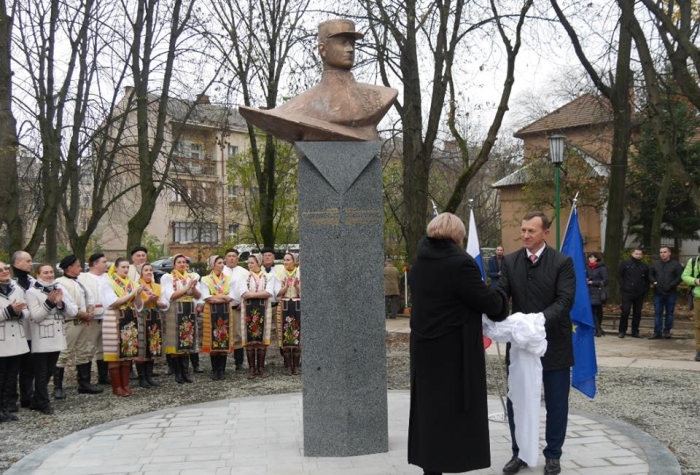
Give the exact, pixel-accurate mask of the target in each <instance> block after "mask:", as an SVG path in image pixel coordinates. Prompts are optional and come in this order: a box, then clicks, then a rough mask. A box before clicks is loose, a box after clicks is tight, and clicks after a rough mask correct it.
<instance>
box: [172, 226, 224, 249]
mask: <svg viewBox="0 0 700 475" xmlns="http://www.w3.org/2000/svg"><path fill="white" fill-rule="evenodd" d="M193 242H195V243H208V244H215V243H218V242H219V227H218V225H217V224H216V223H191V222H187V221H176V222H174V223H173V243H177V244H189V243H193Z"/></svg>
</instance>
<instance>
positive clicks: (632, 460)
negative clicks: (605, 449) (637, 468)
mask: <svg viewBox="0 0 700 475" xmlns="http://www.w3.org/2000/svg"><path fill="white" fill-rule="evenodd" d="M608 460H610V462H612V463H613V464H615V465H640V464H646V460H643V459H641V458H639V457H610V458H608Z"/></svg>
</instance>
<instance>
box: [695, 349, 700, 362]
mask: <svg viewBox="0 0 700 475" xmlns="http://www.w3.org/2000/svg"><path fill="white" fill-rule="evenodd" d="M695 361H700V351H698V352H697V353H696V354H695Z"/></svg>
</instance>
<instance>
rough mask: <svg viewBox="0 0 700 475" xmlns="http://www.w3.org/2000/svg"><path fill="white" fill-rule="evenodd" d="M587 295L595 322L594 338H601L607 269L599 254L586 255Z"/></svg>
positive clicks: (603, 333)
mask: <svg viewBox="0 0 700 475" xmlns="http://www.w3.org/2000/svg"><path fill="white" fill-rule="evenodd" d="M586 277H587V279H588V294H589V295H590V298H591V309H592V310H593V319H594V320H595V336H603V335H605V332H604V331H603V305H604V304H605V300H606V299H607V294H608V293H607V290H606V288H607V286H608V269H607V268H606V267H605V264H603V256H602V255H601V254H600V253H599V252H591V253H590V254H589V255H588V268H587V269H586Z"/></svg>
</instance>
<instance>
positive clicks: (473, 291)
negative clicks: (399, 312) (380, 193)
mask: <svg viewBox="0 0 700 475" xmlns="http://www.w3.org/2000/svg"><path fill="white" fill-rule="evenodd" d="M465 235H466V230H465V228H464V223H462V221H461V220H460V219H459V218H458V217H457V216H455V215H453V214H451V213H443V214H441V215H439V216H437V217H436V218H434V219H433V220H432V221H431V222H430V224H429V225H428V228H427V237H425V238H423V239H422V240H421V241H420V242H419V244H418V250H417V257H416V260H415V262H414V264H413V266H412V268H411V273H410V274H409V276H408V282H409V285H410V286H411V296H412V302H413V306H412V307H411V348H410V350H411V409H410V416H409V424H408V463H410V464H412V465H418V466H419V467H421V468H422V469H423V471H424V473H425V474H431V475H434V474H440V473H443V472H449V473H453V472H457V473H460V472H466V471H469V470H478V469H481V468H488V467H489V466H490V465H491V457H490V447H489V422H488V405H487V396H486V358H485V354H484V343H483V333H482V324H481V315H482V313H485V314H486V315H487V316H488V317H489V318H491V319H492V320H495V321H500V320H504V319H505V318H506V316H507V315H508V299H507V298H506V296H505V294H504V293H503V292H502V291H500V290H497V289H496V290H493V289H490V288H489V287H488V285H486V283H485V282H484V281H483V280H482V276H481V271H480V270H479V267H478V266H477V264H476V261H474V259H473V258H472V257H471V256H469V254H467V253H466V252H465V251H464V242H463V241H464V237H465Z"/></svg>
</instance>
